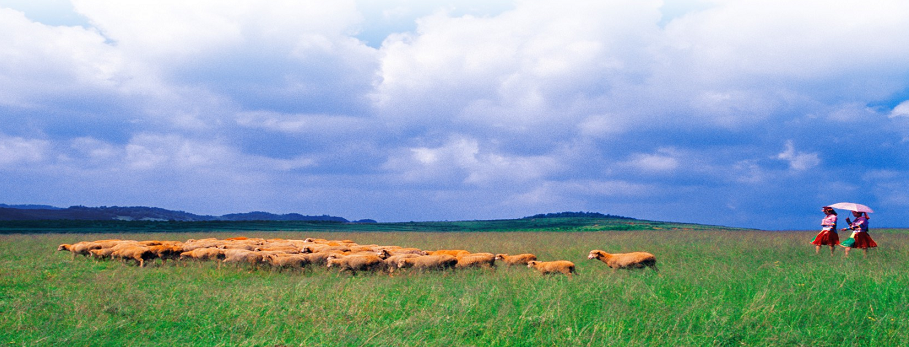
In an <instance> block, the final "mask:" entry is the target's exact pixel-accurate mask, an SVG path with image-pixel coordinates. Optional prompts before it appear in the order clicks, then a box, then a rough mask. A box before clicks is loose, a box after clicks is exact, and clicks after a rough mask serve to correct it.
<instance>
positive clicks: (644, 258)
mask: <svg viewBox="0 0 909 347" xmlns="http://www.w3.org/2000/svg"><path fill="white" fill-rule="evenodd" d="M587 259H599V260H600V261H602V262H604V263H606V265H608V266H609V267H611V268H612V269H613V270H614V269H641V268H644V267H650V268H651V269H653V271H659V270H657V266H656V257H655V256H653V254H650V253H647V252H631V253H616V254H609V253H606V252H604V251H601V250H598V249H595V250H592V251H590V254H588V255H587Z"/></svg>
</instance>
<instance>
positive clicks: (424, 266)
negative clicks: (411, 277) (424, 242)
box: [397, 254, 458, 270]
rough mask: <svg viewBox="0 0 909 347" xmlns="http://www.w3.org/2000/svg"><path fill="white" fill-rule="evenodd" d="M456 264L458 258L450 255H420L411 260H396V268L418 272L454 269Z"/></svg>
mask: <svg viewBox="0 0 909 347" xmlns="http://www.w3.org/2000/svg"><path fill="white" fill-rule="evenodd" d="M457 264H458V258H455V257H454V256H453V255H450V254H440V255H422V256H418V257H413V258H401V259H398V264H397V267H398V268H399V269H403V268H414V269H418V270H443V269H450V268H453V267H455V266H456V265H457Z"/></svg>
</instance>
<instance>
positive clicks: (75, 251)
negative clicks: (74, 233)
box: [57, 241, 103, 260]
mask: <svg viewBox="0 0 909 347" xmlns="http://www.w3.org/2000/svg"><path fill="white" fill-rule="evenodd" d="M102 246H103V245H102V244H101V243H98V242H95V241H81V242H76V243H74V244H71V245H70V244H62V245H60V246H59V247H57V250H58V251H63V250H66V251H70V253H72V255H73V260H75V259H76V255H81V256H85V257H87V256H89V255H90V251H91V250H93V249H99V248H103V247H102Z"/></svg>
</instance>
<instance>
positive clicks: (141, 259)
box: [110, 246, 158, 267]
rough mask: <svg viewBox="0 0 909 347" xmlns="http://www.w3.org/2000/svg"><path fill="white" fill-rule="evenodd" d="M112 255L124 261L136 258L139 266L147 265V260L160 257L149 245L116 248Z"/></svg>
mask: <svg viewBox="0 0 909 347" xmlns="http://www.w3.org/2000/svg"><path fill="white" fill-rule="evenodd" d="M110 256H111V258H118V259H120V260H122V261H124V262H125V261H129V260H135V261H136V264H138V265H139V267H145V261H146V260H152V259H155V258H157V257H158V256H157V255H156V254H155V253H154V252H152V251H151V250H150V249H149V248H148V247H144V246H132V247H123V248H120V249H117V250H115V251H114V252H113V253H111V254H110Z"/></svg>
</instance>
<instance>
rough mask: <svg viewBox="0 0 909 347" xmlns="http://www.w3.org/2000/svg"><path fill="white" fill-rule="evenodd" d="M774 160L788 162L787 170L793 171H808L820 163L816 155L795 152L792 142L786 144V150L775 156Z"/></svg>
mask: <svg viewBox="0 0 909 347" xmlns="http://www.w3.org/2000/svg"><path fill="white" fill-rule="evenodd" d="M776 159H780V160H785V161H788V162H789V168H790V169H792V170H794V171H805V170H809V169H812V168H814V167H816V166H818V165H819V164H820V163H821V159H820V158H818V154H817V153H803V152H797V151H796V150H795V145H793V144H792V140H789V141H787V142H786V150H785V151H783V152H781V153H780V154H777V156H776Z"/></svg>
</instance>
